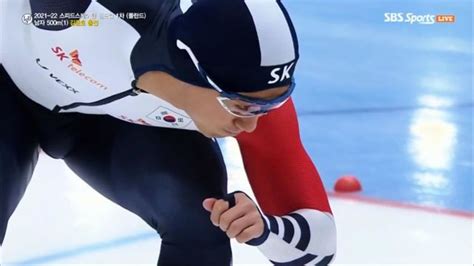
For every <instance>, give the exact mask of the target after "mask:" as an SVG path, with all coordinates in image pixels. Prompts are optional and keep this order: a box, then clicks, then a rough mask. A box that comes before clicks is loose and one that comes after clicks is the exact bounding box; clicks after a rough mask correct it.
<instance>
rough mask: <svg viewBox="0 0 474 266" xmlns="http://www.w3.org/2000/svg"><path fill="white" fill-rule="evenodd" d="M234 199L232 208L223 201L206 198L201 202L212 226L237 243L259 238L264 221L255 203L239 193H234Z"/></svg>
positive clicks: (262, 230)
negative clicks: (209, 214) (208, 213)
mask: <svg viewBox="0 0 474 266" xmlns="http://www.w3.org/2000/svg"><path fill="white" fill-rule="evenodd" d="M234 197H235V206H234V207H232V208H229V202H227V201H225V200H223V199H215V198H208V199H205V200H204V201H203V203H202V205H203V207H204V209H206V210H207V211H208V212H210V213H211V216H210V219H211V222H212V224H214V225H215V226H218V227H219V228H220V229H221V230H222V231H224V232H225V233H226V234H227V236H228V237H229V238H235V239H236V240H237V241H238V242H239V243H245V242H247V241H249V240H252V239H254V238H257V237H259V236H261V235H262V234H263V232H264V221H263V218H262V216H261V215H260V212H259V211H258V209H257V206H256V205H255V203H254V202H253V201H252V200H251V199H250V198H249V197H247V196H246V195H245V194H244V193H241V192H238V193H235V194H234Z"/></svg>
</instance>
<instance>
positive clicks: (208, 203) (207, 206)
mask: <svg viewBox="0 0 474 266" xmlns="http://www.w3.org/2000/svg"><path fill="white" fill-rule="evenodd" d="M216 201H217V199H215V198H207V199H205V200H204V201H203V202H202V206H203V207H204V209H206V211H208V212H211V211H212V207H213V206H214V203H215V202H216Z"/></svg>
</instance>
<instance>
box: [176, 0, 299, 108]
mask: <svg viewBox="0 0 474 266" xmlns="http://www.w3.org/2000/svg"><path fill="white" fill-rule="evenodd" d="M193 2H194V1H193ZM183 9H186V8H183ZM183 11H185V13H184V14H183V15H180V16H178V17H176V18H175V19H174V20H173V21H172V23H171V25H170V28H169V29H170V31H169V34H170V43H169V46H170V47H169V48H170V50H171V51H170V52H171V53H170V54H171V56H172V61H173V64H174V65H175V67H176V68H179V69H180V71H179V72H181V74H182V75H181V77H178V78H180V79H182V80H183V81H185V82H190V83H194V84H197V85H200V86H201V87H207V88H210V89H213V90H215V91H217V92H218V93H219V96H218V101H219V103H220V104H221V105H222V107H224V108H225V109H226V110H227V111H229V112H230V113H232V114H233V115H235V116H238V117H253V116H257V115H260V114H265V113H267V112H269V111H271V110H273V109H276V108H278V107H280V106H281V105H282V104H283V103H284V102H285V101H286V100H287V99H289V97H290V95H291V93H292V92H293V89H294V87H295V86H294V84H295V83H294V78H293V74H294V71H295V68H296V63H297V61H298V57H299V53H298V41H297V38H296V33H295V30H294V28H293V25H292V22H291V20H290V18H289V16H288V13H287V11H286V10H285V8H284V7H283V6H282V4H281V3H280V1H279V0H258V1H257V0H246V1H245V0H199V1H196V2H195V3H194V4H193V5H191V6H190V7H189V8H188V9H187V10H183Z"/></svg>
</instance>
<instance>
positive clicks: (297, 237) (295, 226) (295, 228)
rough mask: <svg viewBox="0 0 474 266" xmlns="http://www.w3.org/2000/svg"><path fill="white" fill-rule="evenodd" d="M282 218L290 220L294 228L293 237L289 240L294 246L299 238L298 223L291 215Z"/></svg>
mask: <svg viewBox="0 0 474 266" xmlns="http://www.w3.org/2000/svg"><path fill="white" fill-rule="evenodd" d="M283 217H284V218H286V219H288V221H290V222H291V224H292V225H293V229H294V235H293V239H292V240H291V242H290V245H291V246H293V247H294V246H296V244H297V243H298V241H300V238H301V229H300V227H299V226H298V223H297V222H296V220H295V219H293V217H291V216H283Z"/></svg>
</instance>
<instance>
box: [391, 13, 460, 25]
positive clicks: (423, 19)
mask: <svg viewBox="0 0 474 266" xmlns="http://www.w3.org/2000/svg"><path fill="white" fill-rule="evenodd" d="M384 22H385V23H408V24H422V25H433V24H435V23H455V22H456V16H455V15H449V14H446V15H432V14H424V15H418V14H414V13H403V12H398V13H393V12H391V13H384Z"/></svg>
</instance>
